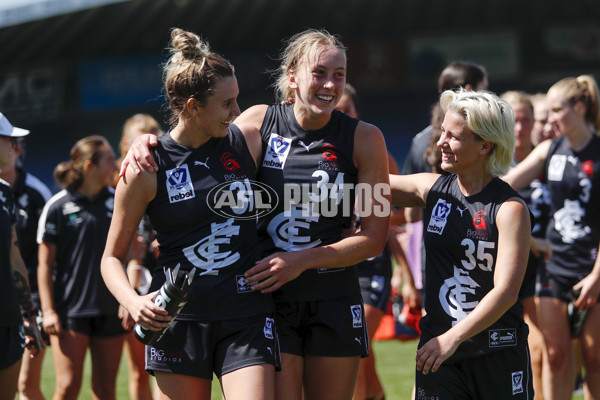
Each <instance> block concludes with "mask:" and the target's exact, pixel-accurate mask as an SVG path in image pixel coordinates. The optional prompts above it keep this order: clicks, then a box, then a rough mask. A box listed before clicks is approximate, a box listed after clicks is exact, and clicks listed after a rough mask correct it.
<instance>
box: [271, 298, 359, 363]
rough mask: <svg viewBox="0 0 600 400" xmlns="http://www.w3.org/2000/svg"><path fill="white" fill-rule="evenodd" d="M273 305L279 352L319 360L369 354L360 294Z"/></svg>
mask: <svg viewBox="0 0 600 400" xmlns="http://www.w3.org/2000/svg"><path fill="white" fill-rule="evenodd" d="M275 304H276V310H277V311H276V321H277V329H279V341H280V342H281V352H282V353H288V354H294V355H297V356H306V355H311V356H322V357H353V356H361V357H367V356H368V355H369V341H368V337H369V336H368V334H367V324H366V321H365V313H364V307H363V302H362V297H361V296H360V294H356V295H351V296H344V297H339V298H333V299H324V300H315V301H295V302H290V301H285V302H278V301H276V302H275Z"/></svg>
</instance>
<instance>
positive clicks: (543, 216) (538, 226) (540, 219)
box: [501, 91, 550, 400]
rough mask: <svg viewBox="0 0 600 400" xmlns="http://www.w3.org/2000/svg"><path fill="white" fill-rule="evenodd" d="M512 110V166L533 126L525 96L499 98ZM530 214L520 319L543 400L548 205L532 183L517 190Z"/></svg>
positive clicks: (527, 149) (527, 148)
mask: <svg viewBox="0 0 600 400" xmlns="http://www.w3.org/2000/svg"><path fill="white" fill-rule="evenodd" d="M501 98H502V99H503V100H505V101H506V102H507V103H508V104H510V106H511V107H512V109H513V112H514V114H515V128H514V133H515V153H514V156H513V160H514V164H518V163H520V162H521V161H523V160H524V159H525V158H526V157H527V156H528V155H529V153H531V151H532V150H533V143H532V142H531V133H532V129H533V125H534V117H533V115H534V110H533V104H532V102H531V100H530V97H529V95H528V94H527V93H524V92H520V91H508V92H505V93H503V94H502V95H501ZM518 193H519V194H520V195H521V197H522V198H523V200H525V203H526V204H527V206H528V207H529V210H530V211H531V213H532V214H533V217H534V224H533V228H532V230H531V235H532V249H533V250H535V254H534V252H533V251H532V252H531V253H530V254H529V260H528V262H527V271H526V272H525V278H523V287H522V288H521V292H520V293H519V300H520V301H521V303H522V304H523V318H524V319H525V322H526V323H527V325H528V326H529V338H528V343H529V352H530V354H531V370H532V373H533V388H534V390H535V399H536V400H543V399H544V391H543V385H542V382H543V379H542V372H543V358H544V353H545V351H544V337H543V335H542V332H541V326H540V316H539V314H538V305H539V298H538V297H537V294H536V282H537V281H538V278H539V277H540V276H541V274H543V273H544V262H545V259H547V258H548V257H549V250H550V249H549V247H548V244H547V241H546V240H545V238H546V227H547V225H548V219H549V211H550V210H549V203H548V193H547V191H546V185H544V184H542V182H541V181H540V180H539V179H535V180H534V181H532V182H531V184H530V185H528V186H525V187H524V188H522V189H520V190H518Z"/></svg>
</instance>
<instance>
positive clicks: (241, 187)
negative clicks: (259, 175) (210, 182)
mask: <svg viewBox="0 0 600 400" xmlns="http://www.w3.org/2000/svg"><path fill="white" fill-rule="evenodd" d="M206 202H207V204H208V206H209V207H210V209H211V210H212V211H213V212H214V213H215V214H218V215H220V216H223V217H225V218H234V219H238V220H240V219H255V218H256V217H257V216H259V217H262V216H265V215H267V214H269V213H271V212H272V211H273V210H274V209H275V208H276V207H277V203H278V202H279V197H278V196H277V192H275V190H273V188H271V187H270V186H269V185H265V184H263V183H260V182H257V181H252V180H249V179H244V180H239V181H230V182H223V183H221V184H219V185H217V186H215V187H213V188H212V189H211V190H210V192H208V195H207V196H206Z"/></svg>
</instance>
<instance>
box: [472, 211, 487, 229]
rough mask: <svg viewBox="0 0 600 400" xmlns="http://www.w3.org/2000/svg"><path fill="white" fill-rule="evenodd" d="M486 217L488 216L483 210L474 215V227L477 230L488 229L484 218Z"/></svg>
mask: <svg viewBox="0 0 600 400" xmlns="http://www.w3.org/2000/svg"><path fill="white" fill-rule="evenodd" d="M484 215H485V216H487V214H486V213H485V211H483V210H479V211H477V212H476V213H475V214H473V217H474V218H473V226H474V227H475V229H486V226H485V219H484V218H483V216H484Z"/></svg>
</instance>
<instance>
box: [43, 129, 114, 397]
mask: <svg viewBox="0 0 600 400" xmlns="http://www.w3.org/2000/svg"><path fill="white" fill-rule="evenodd" d="M115 170H116V164H115V153H114V151H113V149H112V148H111V146H110V145H109V143H108V142H107V141H106V139H105V138H104V137H102V136H88V137H85V138H83V139H80V140H79V141H77V142H76V143H75V145H74V146H73V148H72V149H71V160H70V162H69V164H68V169H67V171H66V175H65V178H64V181H63V183H64V185H65V187H66V189H65V190H62V191H60V192H59V193H57V194H56V195H54V196H53V197H52V198H51V199H50V200H49V201H48V202H47V203H46V205H45V206H44V210H43V212H42V215H41V217H40V221H39V227H38V238H37V240H38V244H39V257H38V258H39V266H38V286H39V292H40V300H41V305H42V313H43V321H42V324H43V327H44V331H45V332H46V333H47V334H49V335H50V344H51V345H52V354H53V356H54V365H55V369H56V387H55V393H54V396H55V398H75V397H77V394H78V393H79V389H80V386H81V379H82V374H83V365H84V359H85V355H86V351H87V349H88V347H89V349H90V352H91V355H92V365H93V367H92V390H93V392H94V395H95V396H96V397H98V398H101V399H114V398H115V380H116V375H117V370H118V367H119V362H120V358H121V350H122V347H123V338H124V333H125V331H124V329H123V328H122V327H121V320H120V319H119V317H118V310H119V304H118V303H117V302H116V300H115V299H114V298H113V297H112V296H111V295H110V293H109V291H108V289H107V288H106V285H105V284H104V282H103V281H102V278H101V276H100V259H101V257H102V252H103V250H104V243H105V242H106V235H107V233H108V227H109V225H110V220H111V218H112V213H113V203H114V200H113V197H114V190H113V189H112V188H111V187H110V185H111V183H112V180H113V177H114V173H115Z"/></svg>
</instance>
